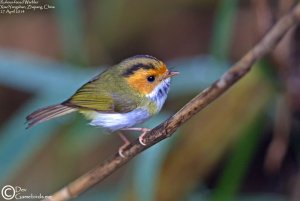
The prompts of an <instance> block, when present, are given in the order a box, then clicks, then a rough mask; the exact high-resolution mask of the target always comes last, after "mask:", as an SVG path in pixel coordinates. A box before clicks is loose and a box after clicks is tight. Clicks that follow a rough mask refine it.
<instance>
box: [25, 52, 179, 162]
mask: <svg viewBox="0 0 300 201" xmlns="http://www.w3.org/2000/svg"><path fill="white" fill-rule="evenodd" d="M177 74H178V72H174V71H170V70H168V69H167V67H166V65H165V64H164V63H163V62H162V61H160V60H158V59H157V58H155V57H153V56H150V55H136V56H133V57H130V58H128V59H125V60H123V61H122V62H120V63H119V64H117V65H114V66H112V67H110V68H108V69H107V70H105V71H104V72H102V73H101V74H99V75H97V76H96V77H94V78H93V79H92V80H90V81H89V82H87V83H86V84H84V85H83V86H82V87H81V88H79V89H78V90H77V91H76V92H75V94H74V95H73V96H71V97H70V98H69V99H68V100H66V101H64V102H62V103H60V104H56V105H52V106H48V107H45V108H41V109H39V110H37V111H35V112H33V113H31V114H30V115H28V116H27V117H26V119H27V123H28V128H29V127H32V126H34V125H36V124H38V123H41V122H44V121H47V120H50V119H53V118H56V117H59V116H62V115H65V114H68V113H71V112H75V111H78V112H80V113H82V114H84V115H85V117H86V118H87V119H89V120H91V122H90V123H89V124H90V125H92V126H100V127H104V128H106V129H108V130H109V131H110V132H114V131H117V130H136V131H141V132H142V134H141V135H140V137H139V141H140V143H141V144H143V145H145V144H144V142H143V137H144V135H145V134H146V133H147V132H148V131H149V129H147V128H134V127H133V126H135V125H136V124H140V123H142V122H144V121H146V120H147V119H149V118H150V117H152V116H153V115H155V114H157V113H158V112H159V111H160V110H161V108H162V106H163V104H164V103H165V100H166V98H167V95H168V92H169V88H170V78H171V77H172V76H174V75H177ZM121 137H122V139H123V140H124V141H125V144H124V145H123V146H122V147H120V148H119V154H120V155H121V156H123V155H122V152H123V150H124V149H125V148H126V146H127V145H128V144H129V141H128V140H127V139H126V138H125V136H124V135H121Z"/></svg>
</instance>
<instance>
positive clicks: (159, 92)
mask: <svg viewBox="0 0 300 201" xmlns="http://www.w3.org/2000/svg"><path fill="white" fill-rule="evenodd" d="M170 81H171V79H170V78H167V79H165V80H163V81H162V82H161V83H160V84H159V85H157V86H156V87H155V88H154V89H153V91H152V92H151V93H150V94H148V95H146V96H147V97H148V98H150V99H151V100H153V101H154V102H155V103H156V106H157V110H158V111H160V110H161V108H162V106H163V105H164V103H165V101H166V99H167V95H168V92H169V89H170Z"/></svg>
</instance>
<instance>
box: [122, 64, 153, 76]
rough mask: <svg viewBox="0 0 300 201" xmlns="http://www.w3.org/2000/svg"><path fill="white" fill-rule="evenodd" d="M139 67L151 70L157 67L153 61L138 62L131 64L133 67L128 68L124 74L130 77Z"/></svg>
mask: <svg viewBox="0 0 300 201" xmlns="http://www.w3.org/2000/svg"><path fill="white" fill-rule="evenodd" d="M139 69H145V70H149V69H155V67H154V65H153V64H152V63H146V64H144V63H137V64H135V65H133V66H131V68H129V69H127V70H126V71H125V72H124V73H123V74H122V75H123V76H124V77H129V76H130V75H133V74H134V73H135V71H137V70H139Z"/></svg>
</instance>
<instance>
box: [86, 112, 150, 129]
mask: <svg viewBox="0 0 300 201" xmlns="http://www.w3.org/2000/svg"><path fill="white" fill-rule="evenodd" d="M149 117H150V114H149V112H148V111H147V110H145V109H135V110H133V111H131V112H127V113H100V112H97V114H96V115H95V117H94V119H93V120H92V121H91V122H90V125H92V126H101V127H104V128H107V129H108V130H110V131H112V132H113V131H116V130H119V129H122V128H130V127H133V126H134V125H136V124H140V123H142V122H144V121H146V120H147V119H148V118H149Z"/></svg>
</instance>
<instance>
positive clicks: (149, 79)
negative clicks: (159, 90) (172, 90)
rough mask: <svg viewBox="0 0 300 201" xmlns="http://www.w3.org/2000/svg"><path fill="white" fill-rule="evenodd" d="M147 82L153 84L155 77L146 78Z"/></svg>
mask: <svg viewBox="0 0 300 201" xmlns="http://www.w3.org/2000/svg"><path fill="white" fill-rule="evenodd" d="M147 80H148V82H154V80H155V77H154V76H153V75H151V76H149V77H147Z"/></svg>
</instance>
